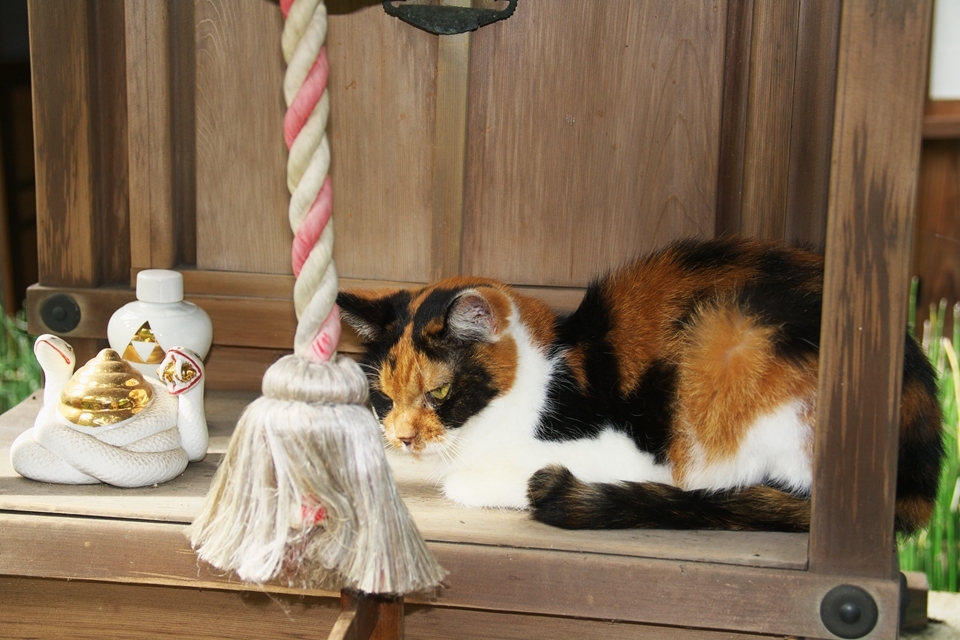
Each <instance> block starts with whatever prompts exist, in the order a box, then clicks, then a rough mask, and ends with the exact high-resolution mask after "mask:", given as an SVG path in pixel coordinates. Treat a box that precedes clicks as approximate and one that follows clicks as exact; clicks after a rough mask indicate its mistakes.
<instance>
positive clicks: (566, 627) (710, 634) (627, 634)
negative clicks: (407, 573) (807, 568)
mask: <svg viewBox="0 0 960 640" xmlns="http://www.w3.org/2000/svg"><path fill="white" fill-rule="evenodd" d="M404 624H405V625H406V632H407V636H406V637H408V638H417V639H418V640H451V638H456V640H489V639H491V638H496V639H497V640H557V639H558V638H564V639H566V638H571V639H572V638H576V640H760V638H764V637H768V636H756V635H753V634H749V635H746V634H739V633H733V632H729V631H705V630H701V629H692V628H690V627H662V626H652V625H641V624H632V623H623V622H613V621H610V620H603V621H599V620H579V619H576V618H560V617H549V616H537V615H528V614H519V613H504V612H497V611H477V610H471V609H455V608H447V607H443V608H441V607H432V606H429V605H412V604H407V606H406V607H405V613H404ZM780 637H781V638H782V636H780Z"/></svg>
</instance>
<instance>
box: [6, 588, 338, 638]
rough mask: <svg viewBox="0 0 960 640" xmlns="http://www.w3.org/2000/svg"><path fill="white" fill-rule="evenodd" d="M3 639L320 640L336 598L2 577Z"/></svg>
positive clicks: (332, 614)
mask: <svg viewBox="0 0 960 640" xmlns="http://www.w3.org/2000/svg"><path fill="white" fill-rule="evenodd" d="M0 593H3V598H2V603H0V636H3V637H4V638H41V637H42V638H49V637H63V638H76V639H78V640H101V639H103V638H171V637H176V638H184V639H197V640H200V639H208V638H209V639H213V638H223V639H225V640H226V639H229V640H237V639H239V638H251V639H260V638H278V639H279V638H285V639H290V640H293V639H294V638H322V637H324V635H325V634H326V633H327V632H328V631H329V630H330V628H331V627H332V625H333V621H334V620H336V616H337V609H338V607H337V602H336V600H335V599H333V598H331V597H322V596H321V597H318V596H303V595H298V594H278V593H257V592H255V591H242V592H237V591H220V590H215V589H198V588H179V587H164V586H153V585H136V586H134V585H129V584H110V583H103V582H86V581H66V580H42V579H34V578H18V577H9V576H0Z"/></svg>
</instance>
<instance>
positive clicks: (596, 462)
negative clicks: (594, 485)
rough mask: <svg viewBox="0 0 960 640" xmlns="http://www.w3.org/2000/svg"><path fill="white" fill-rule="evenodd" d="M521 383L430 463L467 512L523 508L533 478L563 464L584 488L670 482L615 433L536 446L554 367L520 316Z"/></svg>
mask: <svg viewBox="0 0 960 640" xmlns="http://www.w3.org/2000/svg"><path fill="white" fill-rule="evenodd" d="M510 333H511V335H512V336H513V338H514V339H515V340H516V343H517V352H518V353H517V356H518V367H517V376H516V380H515V382H514V384H513V387H512V388H511V389H510V391H509V392H507V393H506V394H504V395H503V396H500V397H498V398H496V399H494V400H493V401H492V402H490V404H489V405H487V407H486V408H485V409H484V410H483V411H481V412H480V413H478V414H477V415H476V416H474V417H472V418H471V419H470V420H468V421H467V422H466V423H465V424H464V425H463V426H462V427H460V428H458V429H454V430H451V432H450V433H449V435H448V439H447V442H445V443H444V444H443V445H442V446H441V450H439V451H437V452H436V453H435V454H434V455H432V456H430V457H431V458H433V459H435V460H437V462H436V469H435V470H436V473H437V476H438V479H439V480H440V484H441V487H442V489H443V492H444V494H445V495H446V496H447V497H448V498H450V499H451V500H454V501H455V502H458V503H460V504H463V505H466V506H475V507H506V508H514V509H524V508H526V507H527V506H528V502H527V482H528V480H529V479H530V476H532V475H533V474H534V473H535V472H536V471H538V470H539V469H542V468H543V467H546V466H548V465H551V464H559V465H563V466H565V467H567V468H568V469H570V471H571V472H572V473H573V474H574V475H575V476H577V477H578V478H580V479H581V480H584V481H586V482H615V481H618V480H633V481H654V482H664V483H672V482H673V480H672V475H671V470H670V467H669V466H667V465H657V464H655V463H654V459H653V456H652V455H651V454H648V453H644V452H641V451H639V450H638V449H637V448H636V446H635V445H634V443H633V441H632V440H631V439H630V438H629V437H627V436H626V435H624V434H623V433H620V432H617V431H615V430H614V429H613V428H612V426H611V427H608V428H607V429H604V430H603V431H602V432H601V433H600V435H599V436H597V437H595V438H584V439H579V440H568V441H562V442H552V441H543V440H539V439H537V437H536V428H537V424H538V422H539V419H540V416H541V414H542V412H543V410H544V405H545V404H546V402H547V398H546V390H547V387H548V383H549V380H550V377H551V375H552V373H553V370H554V367H555V363H554V362H552V361H551V360H549V359H548V358H547V357H546V355H544V354H543V353H542V352H541V351H540V349H538V348H537V347H536V346H535V345H534V343H533V342H532V340H531V339H530V336H529V335H528V333H527V332H526V330H525V329H524V327H523V325H522V324H520V322H519V321H518V319H517V318H516V317H514V318H512V319H511V332H510Z"/></svg>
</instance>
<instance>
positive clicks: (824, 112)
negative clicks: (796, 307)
mask: <svg viewBox="0 0 960 640" xmlns="http://www.w3.org/2000/svg"><path fill="white" fill-rule="evenodd" d="M840 6H841V3H840V2H839V0H830V1H824V0H801V2H800V16H799V18H800V24H799V29H798V35H797V55H796V66H795V74H794V81H793V106H792V109H791V113H792V116H791V126H790V141H789V149H790V165H789V169H788V176H787V192H786V211H785V217H786V220H785V229H784V237H785V238H786V240H787V241H803V242H808V243H811V244H813V245H816V246H822V244H823V241H824V237H825V235H826V230H827V196H828V194H829V188H830V150H831V143H832V141H833V135H832V133H833V103H834V96H835V89H836V80H837V37H838V34H839V28H840Z"/></svg>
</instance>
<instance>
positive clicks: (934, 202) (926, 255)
mask: <svg viewBox="0 0 960 640" xmlns="http://www.w3.org/2000/svg"><path fill="white" fill-rule="evenodd" d="M917 191H918V197H917V223H916V233H915V236H914V239H913V262H912V265H911V274H912V275H916V276H919V277H920V297H919V300H918V305H917V322H918V323H919V325H920V326H923V321H924V320H926V319H927V318H929V317H930V312H929V308H930V304H931V303H932V304H939V302H940V300H941V299H943V298H945V299H946V300H947V301H948V302H949V303H951V304H953V303H956V302H958V301H960V138H958V139H956V140H924V141H923V146H922V151H921V155H920V176H919V185H918V189H917ZM952 327H953V319H952V314H950V313H948V314H947V322H946V326H945V333H946V335H951V332H952Z"/></svg>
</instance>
